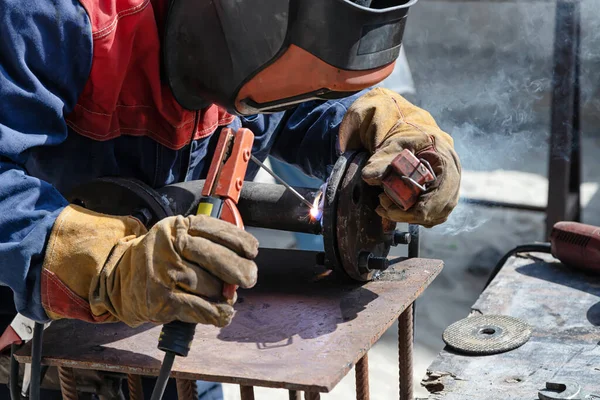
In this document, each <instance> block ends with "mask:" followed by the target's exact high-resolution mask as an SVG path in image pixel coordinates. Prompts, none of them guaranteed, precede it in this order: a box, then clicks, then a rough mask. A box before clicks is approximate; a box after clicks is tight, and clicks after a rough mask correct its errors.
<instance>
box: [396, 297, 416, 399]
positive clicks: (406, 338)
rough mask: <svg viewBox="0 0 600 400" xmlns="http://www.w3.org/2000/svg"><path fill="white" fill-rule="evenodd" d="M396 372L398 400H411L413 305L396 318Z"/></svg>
mask: <svg viewBox="0 0 600 400" xmlns="http://www.w3.org/2000/svg"><path fill="white" fill-rule="evenodd" d="M398 372H399V374H400V381H399V394H400V400H413V305H412V304H411V305H409V306H408V307H407V308H406V310H404V312H403V313H402V314H400V318H398Z"/></svg>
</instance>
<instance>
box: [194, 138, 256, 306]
mask: <svg viewBox="0 0 600 400" xmlns="http://www.w3.org/2000/svg"><path fill="white" fill-rule="evenodd" d="M253 143H254V134H253V133H252V131H251V130H249V129H246V128H241V129H238V131H237V132H236V133H235V134H234V133H233V130H232V129H231V128H225V129H223V131H222V132H221V135H220V137H219V141H218V142H217V147H216V149H215V153H214V156H213V160H212V162H211V165H210V169H209V171H208V174H207V177H206V181H205V183H204V188H203V189H202V195H203V196H204V199H203V200H202V201H200V204H199V205H198V211H197V213H198V214H207V215H212V216H214V217H216V218H220V219H222V220H223V221H227V222H230V223H232V224H234V225H236V226H237V227H238V228H240V229H244V223H243V221H242V216H241V215H240V212H239V211H238V209H237V202H238V200H239V198H240V193H241V191H242V187H243V184H244V177H245V176H246V170H247V169H248V162H249V161H250V156H251V154H252V144H253ZM217 199H219V200H221V201H216V200H217ZM215 207H218V209H215ZM236 290H237V286H236V285H230V284H225V285H224V286H223V296H224V297H225V298H227V299H233V298H234V296H235V291H236Z"/></svg>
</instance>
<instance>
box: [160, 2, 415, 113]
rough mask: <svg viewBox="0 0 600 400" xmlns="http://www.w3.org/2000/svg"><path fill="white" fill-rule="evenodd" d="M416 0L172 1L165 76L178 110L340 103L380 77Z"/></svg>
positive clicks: (388, 70) (389, 65) (390, 66)
mask: <svg viewBox="0 0 600 400" xmlns="http://www.w3.org/2000/svg"><path fill="white" fill-rule="evenodd" d="M416 1H417V0H400V1H399V0H354V1H352V0H171V4H170V7H169V13H168V17H167V22H166V26H165V36H164V42H163V58H164V67H165V73H166V75H165V76H166V78H167V81H168V83H169V86H170V88H171V90H172V92H173V94H174V96H175V98H176V100H177V101H178V102H179V104H181V106H183V107H184V108H186V109H189V110H199V109H201V108H204V107H206V106H207V105H209V104H211V103H215V104H218V105H220V106H222V107H224V108H226V109H227V110H228V111H229V112H231V113H233V114H237V115H251V114H256V113H265V112H274V111H279V110H282V109H285V108H287V107H289V106H291V105H294V104H297V103H301V102H303V101H307V100H312V99H331V98H340V97H346V96H348V95H350V94H353V93H356V92H358V91H360V90H362V89H365V88H368V87H371V86H373V85H375V84H377V83H379V82H381V81H382V80H383V79H385V78H386V77H387V76H388V75H389V74H390V73H391V72H392V70H393V69H394V63H395V60H396V58H397V57H398V54H399V52H400V45H401V43H402V36H403V34H404V27H405V24H406V17H407V13H408V9H409V7H410V6H411V5H413V4H414V3H416Z"/></svg>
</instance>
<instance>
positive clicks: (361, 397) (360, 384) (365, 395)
mask: <svg viewBox="0 0 600 400" xmlns="http://www.w3.org/2000/svg"><path fill="white" fill-rule="evenodd" d="M355 373H356V400H369V353H365V355H364V356H363V357H362V358H361V359H360V360H358V362H357V363H356V367H355Z"/></svg>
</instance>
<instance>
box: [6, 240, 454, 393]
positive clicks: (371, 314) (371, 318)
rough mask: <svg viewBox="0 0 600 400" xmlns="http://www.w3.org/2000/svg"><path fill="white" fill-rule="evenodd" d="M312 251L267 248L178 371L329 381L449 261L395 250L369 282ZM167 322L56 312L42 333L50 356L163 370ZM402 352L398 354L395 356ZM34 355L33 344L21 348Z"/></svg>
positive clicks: (278, 381)
mask: <svg viewBox="0 0 600 400" xmlns="http://www.w3.org/2000/svg"><path fill="white" fill-rule="evenodd" d="M315 255H316V253H314V252H308V251H293V250H271V249H261V252H260V256H259V259H258V265H259V283H258V285H257V286H256V287H255V288H253V289H251V290H240V291H239V301H238V304H236V310H237V312H236V314H235V316H234V318H233V321H232V323H231V325H229V326H227V327H225V328H222V329H219V328H215V327H211V326H202V325H199V326H198V328H197V330H196V336H195V339H194V343H193V345H192V350H191V352H190V355H189V356H188V357H187V358H177V360H176V361H175V366H174V368H173V375H174V376H176V377H181V378H186V379H203V380H209V381H217V382H228V383H236V384H242V385H248V386H250V385H255V386H267V387H276V388H286V389H293V390H305V391H315V392H327V391H330V390H331V389H332V388H333V387H334V386H335V385H336V384H337V383H338V382H339V381H340V380H341V379H342V378H343V377H344V376H345V375H346V374H347V373H348V371H349V370H350V369H351V368H352V366H353V365H354V364H355V363H356V362H357V361H358V360H359V359H360V358H361V357H362V356H363V355H364V354H365V352H367V351H368V350H369V349H370V348H371V346H372V345H373V344H374V343H375V342H376V341H377V340H378V339H379V338H380V337H381V335H382V334H383V332H385V330H386V329H387V328H389V327H390V326H391V325H392V324H393V323H394V322H395V321H396V319H397V318H398V316H399V315H400V313H401V312H402V311H403V310H404V309H405V308H406V307H407V306H408V305H409V304H411V303H412V302H413V301H414V300H415V299H416V298H417V297H418V296H419V294H421V292H422V291H423V290H424V289H425V288H426V287H427V286H428V285H429V284H430V283H431V281H432V280H433V279H434V277H435V276H436V275H437V274H438V273H439V272H440V271H441V269H442V265H443V263H442V262H441V261H438V260H425V259H410V260H406V259H396V260H392V261H393V262H392V267H391V268H390V269H389V270H387V271H386V272H384V273H383V274H382V275H381V278H380V279H379V280H376V281H372V282H369V283H366V284H360V283H356V282H349V281H348V280H347V279H340V278H339V277H336V276H335V273H329V274H328V273H327V272H326V270H325V269H323V267H319V266H317V265H315ZM159 333H160V327H159V326H154V325H145V326H142V327H139V328H137V329H130V328H128V327H126V326H124V325H122V324H105V325H94V324H87V323H84V322H79V321H58V322H56V323H54V324H52V325H51V326H50V328H48V329H47V330H46V333H45V335H44V345H43V346H44V347H43V356H44V359H43V362H44V363H45V364H49V365H63V366H71V367H74V368H84V369H99V370H104V371H113V372H122V373H134V374H144V375H157V374H158V370H159V368H160V362H161V360H162V358H163V355H164V354H163V353H162V352H161V351H160V350H158V349H157V348H156V345H157V341H158V335H159ZM394 357H396V356H394ZM17 358H18V360H19V362H29V361H30V347H29V346H25V347H24V348H23V349H21V350H20V351H19V353H18V355H17Z"/></svg>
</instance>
